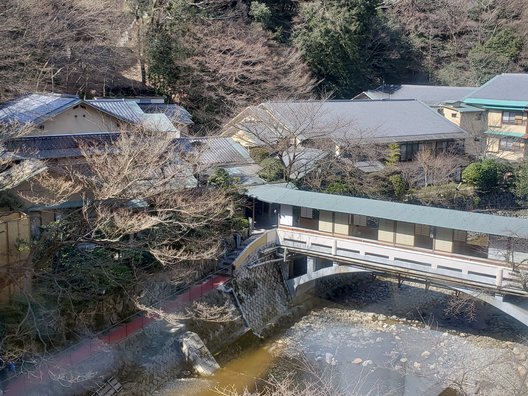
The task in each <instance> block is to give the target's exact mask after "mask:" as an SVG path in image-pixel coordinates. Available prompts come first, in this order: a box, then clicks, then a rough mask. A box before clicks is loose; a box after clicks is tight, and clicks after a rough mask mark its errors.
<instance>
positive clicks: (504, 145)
mask: <svg viewBox="0 0 528 396" xmlns="http://www.w3.org/2000/svg"><path fill="white" fill-rule="evenodd" d="M499 148H500V149H501V150H504V151H521V150H522V144H521V142H519V141H517V140H515V139H511V138H501V139H500V140H499Z"/></svg>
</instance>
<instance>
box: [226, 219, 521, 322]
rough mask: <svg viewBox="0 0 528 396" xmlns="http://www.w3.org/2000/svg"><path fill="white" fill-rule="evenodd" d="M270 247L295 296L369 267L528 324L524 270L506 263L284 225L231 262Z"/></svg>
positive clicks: (239, 263) (251, 259) (243, 261)
mask: <svg viewBox="0 0 528 396" xmlns="http://www.w3.org/2000/svg"><path fill="white" fill-rule="evenodd" d="M270 249H274V250H278V251H282V257H283V258H282V259H281V260H280V262H279V264H281V265H283V269H284V271H283V273H284V274H286V275H285V277H286V279H285V281H286V283H287V285H288V288H289V290H290V293H291V294H292V296H293V295H295V294H297V293H298V292H302V290H303V289H305V288H306V287H308V286H309V285H310V284H311V283H313V282H315V281H316V280H317V279H321V278H324V277H328V276H333V275H337V274H343V273H354V272H365V271H370V272H375V273H385V274H391V275H395V276H398V277H400V276H401V277H403V278H407V279H414V280H417V281H423V282H425V283H426V284H434V285H437V286H440V287H445V288H449V289H452V290H458V291H461V292H464V293H466V294H469V295H472V296H473V297H474V298H477V299H480V300H482V301H484V302H486V303H488V304H491V305H493V306H495V307H496V308H498V309H500V310H502V311H503V312H505V313H507V314H509V315H510V316H512V317H514V318H515V319H517V320H518V321H520V322H521V323H523V324H525V325H526V326H528V299H527V298H526V297H528V290H526V289H525V288H524V287H523V282H522V280H521V274H520V272H518V271H514V270H512V269H511V268H510V267H508V266H507V265H506V263H504V262H499V261H494V260H489V259H479V258H469V257H466V256H460V255H449V254H445V253H435V252H431V251H426V250H425V249H424V250H420V249H415V248H409V249H405V248H401V247H396V246H390V245H385V244H383V243H379V242H375V241H371V240H362V239H357V238H338V237H335V236H328V235H321V233H319V232H317V231H312V230H306V229H294V228H291V227H290V228H287V227H280V228H278V229H274V230H269V231H267V232H265V233H264V234H262V235H260V236H256V237H254V238H253V239H252V240H251V242H250V243H249V244H247V246H246V247H245V249H244V250H243V251H242V252H241V253H240V254H239V256H238V257H237V258H236V259H235V260H234V261H233V265H234V266H235V267H236V268H241V267H245V268H247V267H249V268H251V266H255V263H258V258H259V256H260V255H261V254H262V252H266V251H268V250H270ZM296 257H297V258H299V257H307V264H306V266H305V270H304V271H301V272H300V273H299V271H297V272H296V271H295V270H292V269H291V267H292V266H291V261H292V260H294V259H295V258H296ZM318 260H320V261H318Z"/></svg>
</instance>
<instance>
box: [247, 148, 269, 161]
mask: <svg viewBox="0 0 528 396" xmlns="http://www.w3.org/2000/svg"><path fill="white" fill-rule="evenodd" d="M249 155H250V157H251V158H253V160H254V161H255V162H256V163H257V164H260V163H261V162H262V161H264V160H265V159H266V158H269V157H270V154H269V152H268V150H266V149H265V148H264V147H253V148H251V149H250V150H249Z"/></svg>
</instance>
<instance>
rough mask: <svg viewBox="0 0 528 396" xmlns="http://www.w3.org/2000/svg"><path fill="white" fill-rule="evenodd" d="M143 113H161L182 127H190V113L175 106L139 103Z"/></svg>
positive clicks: (191, 122) (191, 121)
mask: <svg viewBox="0 0 528 396" xmlns="http://www.w3.org/2000/svg"><path fill="white" fill-rule="evenodd" d="M139 107H140V108H141V109H142V110H143V111H144V112H145V113H163V114H165V115H166V116H167V117H169V118H170V119H171V120H174V121H175V122H177V123H179V124H183V125H192V124H194V123H193V120H192V116H191V113H189V112H188V111H187V110H185V109H184V108H183V107H181V106H178V105H176V104H165V103H139Z"/></svg>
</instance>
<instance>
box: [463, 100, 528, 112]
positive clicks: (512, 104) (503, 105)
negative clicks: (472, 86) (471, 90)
mask: <svg viewBox="0 0 528 396" xmlns="http://www.w3.org/2000/svg"><path fill="white" fill-rule="evenodd" d="M464 103H467V104H470V105H475V106H483V107H484V108H486V109H498V110H508V109H511V110H524V109H526V108H527V107H528V100H522V101H520V100H497V99H477V98H466V99H464Z"/></svg>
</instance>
